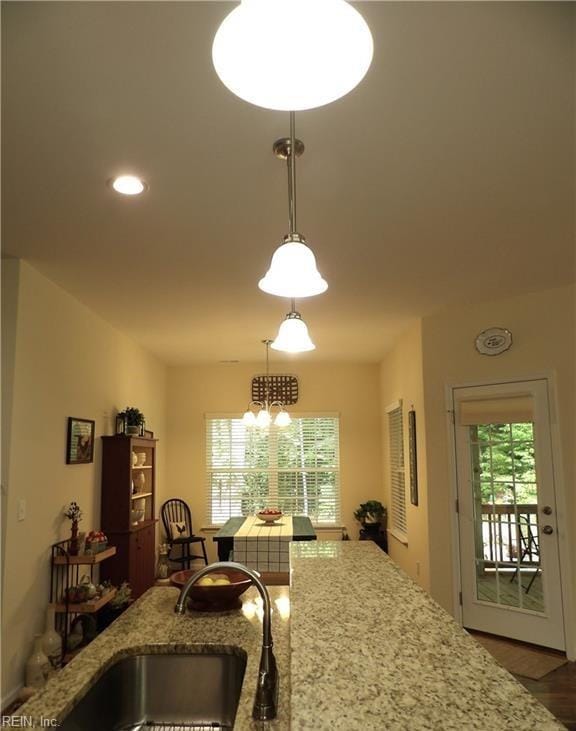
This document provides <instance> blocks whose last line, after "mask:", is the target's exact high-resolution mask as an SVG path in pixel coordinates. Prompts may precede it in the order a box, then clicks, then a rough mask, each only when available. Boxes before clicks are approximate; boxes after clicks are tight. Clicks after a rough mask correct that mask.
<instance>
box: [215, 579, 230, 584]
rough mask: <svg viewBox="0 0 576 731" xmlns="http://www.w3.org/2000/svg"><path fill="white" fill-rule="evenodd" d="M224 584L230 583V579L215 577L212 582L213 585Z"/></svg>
mask: <svg viewBox="0 0 576 731" xmlns="http://www.w3.org/2000/svg"><path fill="white" fill-rule="evenodd" d="M225 584H230V579H216V581H215V582H214V586H224V585H225Z"/></svg>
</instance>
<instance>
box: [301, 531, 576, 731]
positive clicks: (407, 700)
mask: <svg viewBox="0 0 576 731" xmlns="http://www.w3.org/2000/svg"><path fill="white" fill-rule="evenodd" d="M290 558H291V568H292V581H291V587H290V597H291V603H292V618H291V626H290V647H291V653H290V668H291V687H292V694H291V706H292V715H291V727H292V728H293V729H331V730H335V729H342V731H352V730H354V731H356V729H357V730H358V731H367V730H368V729H370V730H373V731H392V730H393V731H424V730H428V729H430V730H431V731H447V730H448V729H453V730H454V731H467V730H468V729H478V731H499V730H500V729H509V730H510V731H512V730H514V731H548V730H549V729H550V730H552V729H556V730H557V729H563V728H564V726H563V725H562V724H560V723H559V722H558V721H557V720H556V719H555V718H554V717H553V716H552V715H551V714H550V713H549V712H548V711H547V710H546V708H544V706H543V705H541V703H539V702H538V701H537V700H536V699H535V698H534V697H533V696H531V695H530V694H529V693H528V692H527V691H526V690H525V689H524V688H523V686H521V685H520V684H519V683H518V682H516V680H515V679H514V678H513V677H512V675H510V674H509V673H508V672H507V671H506V670H504V669H503V668H501V667H500V666H499V665H498V664H497V663H496V661H495V660H494V659H493V658H492V656H491V655H489V654H488V653H487V652H486V651H485V650H484V649H483V648H482V647H480V645H479V644H478V643H477V642H476V641H475V640H474V639H473V638H472V637H471V636H470V635H468V634H467V633H466V632H465V631H464V630H463V629H462V628H461V627H460V626H459V625H458V624H457V623H456V622H455V621H454V619H453V618H452V617H451V616H450V615H449V614H447V612H445V611H444V609H442V607H440V606H439V605H438V604H436V602H434V601H433V600H432V599H431V598H430V596H429V595H428V594H427V593H426V592H425V591H423V590H422V589H421V588H420V587H419V586H417V585H416V584H415V583H414V582H413V581H412V580H411V579H410V578H408V577H407V576H406V574H405V573H404V572H403V571H401V570H400V569H399V568H398V567H397V566H396V564H395V563H394V562H393V561H392V560H391V559H390V558H389V557H388V556H387V555H386V554H384V553H383V552H382V551H381V550H380V549H379V548H377V547H376V546H375V545H374V544H372V543H369V542H356V541H339V542H336V541H334V542H327V541H326V542H317V543H309V544H292V546H291V552H290Z"/></svg>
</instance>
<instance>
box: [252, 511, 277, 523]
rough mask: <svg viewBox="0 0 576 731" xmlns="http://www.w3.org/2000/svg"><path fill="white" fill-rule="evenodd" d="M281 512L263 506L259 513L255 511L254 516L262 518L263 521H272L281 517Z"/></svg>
mask: <svg viewBox="0 0 576 731" xmlns="http://www.w3.org/2000/svg"><path fill="white" fill-rule="evenodd" d="M282 515H283V513H282V511H281V510H278V509H277V508H265V509H264V510H261V511H260V512H259V513H256V517H257V518H259V519H260V520H263V521H264V522H265V523H274V522H275V521H276V520H279V519H280V518H281V517H282Z"/></svg>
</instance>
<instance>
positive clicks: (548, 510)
mask: <svg viewBox="0 0 576 731" xmlns="http://www.w3.org/2000/svg"><path fill="white" fill-rule="evenodd" d="M542 512H543V513H544V515H552V508H551V507H550V506H549V505H545V506H544V507H543V508H542Z"/></svg>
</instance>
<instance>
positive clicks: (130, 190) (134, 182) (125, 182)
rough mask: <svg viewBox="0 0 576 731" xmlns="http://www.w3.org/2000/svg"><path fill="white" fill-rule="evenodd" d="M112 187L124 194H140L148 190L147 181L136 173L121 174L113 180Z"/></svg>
mask: <svg viewBox="0 0 576 731" xmlns="http://www.w3.org/2000/svg"><path fill="white" fill-rule="evenodd" d="M112 187H113V188H114V190H115V191H116V192H117V193H122V195H140V193H143V192H144V191H145V190H146V187H147V186H146V183H144V182H143V181H142V180H140V178H137V177H136V176H135V175H120V176H119V177H118V178H114V180H113V181H112Z"/></svg>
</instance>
